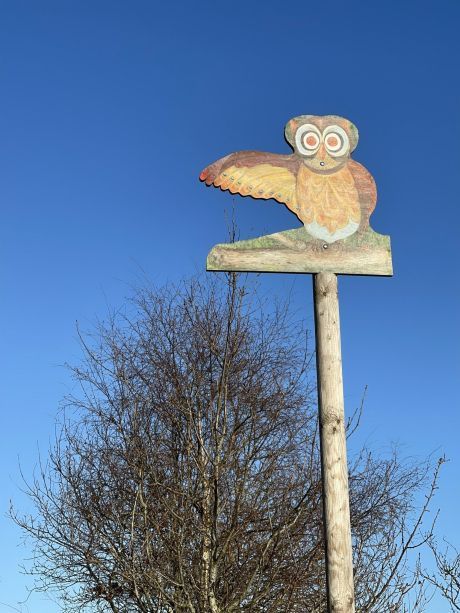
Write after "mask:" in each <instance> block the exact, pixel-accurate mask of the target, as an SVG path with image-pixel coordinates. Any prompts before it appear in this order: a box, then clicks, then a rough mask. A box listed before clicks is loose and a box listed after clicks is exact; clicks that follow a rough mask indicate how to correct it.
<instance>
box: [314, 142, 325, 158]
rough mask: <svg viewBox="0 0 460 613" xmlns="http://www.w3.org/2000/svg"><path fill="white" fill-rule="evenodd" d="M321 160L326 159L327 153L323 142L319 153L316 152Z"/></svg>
mask: <svg viewBox="0 0 460 613" xmlns="http://www.w3.org/2000/svg"><path fill="white" fill-rule="evenodd" d="M316 155H317V156H318V157H319V159H320V160H324V158H325V157H326V155H327V152H326V147H325V146H324V143H321V145H320V148H319V149H318V153H317V154H316Z"/></svg>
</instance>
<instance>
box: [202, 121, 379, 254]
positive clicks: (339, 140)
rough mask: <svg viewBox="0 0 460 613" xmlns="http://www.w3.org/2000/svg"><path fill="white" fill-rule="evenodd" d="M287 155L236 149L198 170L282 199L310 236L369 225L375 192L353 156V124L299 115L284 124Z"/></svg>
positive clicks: (218, 181)
mask: <svg viewBox="0 0 460 613" xmlns="http://www.w3.org/2000/svg"><path fill="white" fill-rule="evenodd" d="M285 136H286V140H287V141H288V143H289V144H290V145H291V147H292V148H293V149H294V153H293V154H291V155H279V154H276V153H265V152H260V151H239V152H237V153H232V154H230V155H228V156H226V157H224V158H221V159H220V160H217V161H216V162H214V163H213V164H211V165H210V166H208V167H207V168H205V169H204V170H203V172H202V173H201V174H200V179H201V180H202V181H205V182H206V184H207V185H211V184H213V185H215V186H216V187H220V188H221V189H223V190H229V191H230V192H231V193H239V194H241V195H242V196H252V197H253V198H263V199H265V200H267V199H270V198H273V199H274V200H277V201H278V202H282V203H284V204H285V205H286V206H287V207H288V208H289V209H290V210H291V211H292V212H293V213H295V215H297V217H298V218H299V219H300V220H301V221H302V222H303V224H304V226H305V229H306V230H307V232H308V233H309V234H310V235H311V236H312V237H314V238H317V239H319V240H323V241H326V242H328V243H332V242H335V241H337V240H340V239H344V238H347V237H349V236H351V235H352V234H354V233H355V232H357V231H365V230H366V229H367V228H368V227H369V217H370V215H371V213H372V211H373V210H374V208H375V203H376V199H377V192H376V188H375V182H374V180H373V178H372V175H371V174H370V173H369V172H368V171H367V170H366V169H365V168H364V166H361V164H358V163H357V162H355V161H354V160H352V159H350V154H351V152H352V151H353V150H354V149H355V147H356V145H357V143H358V130H357V129H356V126H355V125H354V124H352V123H351V121H349V120H348V119H344V118H343V117H338V116H337V115H326V116H316V115H301V116H299V117H295V118H294V119H291V120H290V121H288V123H287V124H286V128H285Z"/></svg>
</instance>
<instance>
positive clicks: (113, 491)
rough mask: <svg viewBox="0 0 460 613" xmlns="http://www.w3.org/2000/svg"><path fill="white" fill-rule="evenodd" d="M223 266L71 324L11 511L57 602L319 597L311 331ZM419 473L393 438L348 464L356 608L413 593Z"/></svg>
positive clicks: (262, 601) (386, 605) (416, 599)
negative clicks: (386, 451) (69, 349)
mask: <svg viewBox="0 0 460 613" xmlns="http://www.w3.org/2000/svg"><path fill="white" fill-rule="evenodd" d="M221 279H222V278H220V279H219V280H216V279H214V280H213V281H206V282H201V281H200V280H197V279H195V280H193V281H192V282H190V283H185V284H183V285H181V286H179V287H175V288H171V287H169V288H166V289H162V290H155V291H154V290H143V291H140V292H139V293H138V294H137V295H136V297H135V300H134V310H133V309H132V308H131V309H128V311H129V314H128V313H127V312H126V313H124V314H121V313H118V314H116V315H114V316H113V317H111V318H110V319H109V321H108V323H105V324H100V325H99V326H98V328H97V330H96V332H95V333H94V334H93V335H92V336H88V335H86V336H85V337H83V336H82V345H83V349H84V353H85V358H84V361H83V363H82V365H81V366H78V367H74V368H73V369H72V370H73V374H74V377H75V381H76V384H77V385H78V388H77V390H78V391H77V392H76V393H75V394H74V395H73V396H72V397H71V398H69V399H68V402H67V403H66V411H65V413H64V414H63V416H62V419H61V421H60V427H59V429H58V434H57V436H56V441H55V444H54V446H53V447H52V449H51V450H50V453H49V455H48V457H47V459H46V460H44V461H42V462H41V463H40V468H39V470H38V471H37V473H36V475H35V476H34V477H33V479H32V481H31V482H30V483H29V484H28V486H27V491H28V495H29V497H30V499H31V500H32V502H33V505H34V509H35V512H34V513H32V514H31V515H23V514H21V513H19V512H17V511H15V510H14V509H13V510H12V511H11V513H12V516H13V518H14V520H15V521H16V523H17V524H18V525H19V526H20V527H21V528H22V529H23V530H24V532H25V534H26V535H28V536H29V537H30V538H31V540H32V543H33V546H34V548H35V549H34V551H35V554H34V558H33V560H32V562H31V564H30V566H29V567H28V572H30V573H31V574H33V575H34V576H35V577H36V589H40V590H55V591H57V592H58V594H59V595H60V598H61V601H62V603H63V606H64V609H65V610H66V611H82V610H87V611H113V612H127V611H141V612H149V613H150V612H157V613H167V612H168V613H169V612H174V613H176V612H177V613H179V612H181V611H184V612H185V611H187V612H191V613H217V612H220V613H224V612H225V613H232V612H234V611H251V612H270V613H277V612H279V613H281V612H288V611H298V612H305V611H311V612H318V613H320V612H321V613H322V612H324V611H325V610H326V597H325V569H324V543H323V534H322V511H321V470H320V463H319V452H318V436H317V426H318V424H317V411H316V405H315V399H314V386H313V384H312V383H311V369H312V366H311V364H312V359H311V358H312V356H311V353H310V351H309V347H308V344H307V343H306V340H307V339H308V337H307V335H306V333H305V331H304V330H303V329H302V327H301V326H300V324H299V323H298V322H295V321H293V320H292V319H290V318H289V316H288V314H287V313H288V310H287V309H286V308H283V307H278V308H276V307H274V306H273V305H270V308H269V309H268V312H264V310H263V309H261V308H260V306H259V305H258V302H257V298H256V296H254V295H252V293H251V292H248V290H247V289H246V288H245V287H244V286H241V285H239V282H238V280H237V278H236V277H235V276H234V275H230V276H229V277H228V278H227V282H226V283H222V280H221ZM352 421H353V420H352ZM354 427H356V420H355V421H354V422H353V423H351V424H350V428H349V429H350V432H351V431H352V430H353V428H354ZM426 476H427V466H425V465H421V464H415V463H414V464H407V463H405V462H403V461H402V460H401V459H400V458H399V457H398V455H397V454H396V453H395V454H393V456H392V457H390V458H386V459H384V458H376V457H375V456H374V455H373V454H372V453H370V452H369V451H366V450H363V451H362V452H361V453H360V454H359V455H358V457H356V458H355V459H354V461H353V462H352V465H351V470H350V488H351V512H352V529H353V540H354V552H355V553H354V566H355V579H356V597H357V609H358V610H359V611H375V612H380V611H381V612H382V613H383V612H385V613H387V612H388V611H404V610H409V609H410V610H413V611H416V610H422V608H423V607H422V605H423V585H420V584H419V581H420V577H419V576H418V575H417V573H416V570H414V568H415V566H411V564H410V550H411V548H413V547H416V546H417V545H418V544H419V543H417V542H416V538H417V537H418V534H419V526H420V523H421V521H422V519H423V517H424V516H425V514H426V512H427V509H428V501H427V504H426V505H425V506H424V507H423V508H422V509H421V510H420V511H419V512H418V514H415V515H414V513H415V509H414V496H415V494H416V493H417V492H418V491H419V489H420V487H422V486H423V485H424V484H425V482H426ZM414 573H415V574H414ZM410 602H412V604H409V603H410Z"/></svg>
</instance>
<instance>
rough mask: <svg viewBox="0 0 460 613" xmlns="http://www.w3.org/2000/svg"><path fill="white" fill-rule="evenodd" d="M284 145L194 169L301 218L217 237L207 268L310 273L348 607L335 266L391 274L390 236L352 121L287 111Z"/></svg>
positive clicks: (328, 465) (332, 542)
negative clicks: (381, 222) (281, 228)
mask: <svg viewBox="0 0 460 613" xmlns="http://www.w3.org/2000/svg"><path fill="white" fill-rule="evenodd" d="M285 137H286V140H287V142H288V143H289V144H290V146H291V147H292V149H293V150H294V152H293V153H292V154H290V155H281V154H275V153H263V152H259V151H240V152H237V153H232V154H230V155H228V156H226V157H224V158H221V159H220V160H217V161H216V162H214V163H213V164H211V165H210V166H208V167H207V168H205V169H204V170H203V172H202V173H201V175H200V179H201V180H202V181H204V182H205V183H206V184H207V185H215V186H216V187H220V188H221V189H222V190H229V191H230V192H232V193H238V194H241V195H242V196H252V197H253V198H264V199H270V198H273V199H274V200H277V201H278V202H280V203H283V204H285V205H286V206H287V208H288V209H289V210H290V211H292V212H293V213H294V214H295V215H296V216H297V217H298V219H299V220H300V221H301V222H302V224H303V226H301V227H300V228H296V229H293V230H287V231H285V232H277V233H275V234H270V235H268V236H262V237H259V238H255V239H252V240H244V241H239V242H236V243H231V244H220V245H216V246H215V247H214V248H213V249H212V250H211V252H210V253H209V255H208V260H207V270H213V271H245V272H296V273H312V274H313V275H314V278H313V296H314V304H315V328H316V358H317V377H318V400H319V417H320V442H321V467H322V478H323V510H324V528H325V540H326V573H327V597H328V610H329V611H330V612H334V613H352V612H353V611H354V610H355V604H354V588H353V562H352V546H351V530H350V509H349V494H348V466H347V454H346V432H345V417H344V401H343V382H342V358H341V346H340V320H339V303H338V294H337V274H350V275H384V276H390V275H392V274H393V268H392V260H391V248H390V238H389V237H388V236H384V235H381V234H377V233H376V232H374V231H373V230H372V229H371V227H370V226H369V218H370V216H371V214H372V212H373V210H374V208H375V204H376V200H377V192H376V187H375V182H374V179H373V178H372V176H371V174H370V173H369V172H368V171H367V170H366V169H365V168H364V166H362V165H361V164H358V162H355V161H354V160H352V159H351V158H350V154H351V152H352V151H353V150H354V149H355V147H356V145H357V143H358V130H357V129H356V126H354V125H353V124H352V123H351V122H350V121H348V120H347V119H344V118H343V117H338V116H336V115H326V116H316V115H301V116H299V117H295V118H293V119H291V120H290V121H288V123H287V124H286V127H285Z"/></svg>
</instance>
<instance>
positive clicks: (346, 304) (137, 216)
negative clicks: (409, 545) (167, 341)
mask: <svg viewBox="0 0 460 613" xmlns="http://www.w3.org/2000/svg"><path fill="white" fill-rule="evenodd" d="M459 17H460V4H459V2H458V1H457V0H440V1H436V2H435V1H434V0H433V1H432V2H425V1H420V0H417V1H407V2H396V1H393V2H388V1H387V2H365V1H364V0H363V1H361V2H357V1H349V2H338V1H329V2H310V1H307V0H299V1H292V2H289V1H286V2H273V1H270V0H265V1H263V2H262V1H255V0H254V1H248V0H245V1H244V0H243V1H242V0H234V1H233V2H226V3H223V2H219V1H214V2H204V1H200V0H197V1H196V2H185V1H180V0H175V1H174V2H172V3H167V2H161V3H160V2H155V1H141V0H133V1H131V2H121V1H119V0H105V1H103V0H91V1H89V0H80V1H72V0H66V1H64V2H63V1H62V0H55V1H54V2H51V1H49V0H42V1H40V2H34V1H32V0H30V1H28V2H27V1H22V0H4V1H1V2H0V86H1V90H0V91H1V98H0V205H1V211H2V214H1V219H2V222H1V238H0V253H1V267H0V269H1V289H2V292H1V296H2V298H1V318H0V325H1V347H2V351H1V356H0V359H1V368H0V372H1V377H2V379H1V381H2V386H1V387H2V394H1V410H2V428H1V445H0V464H1V467H2V468H1V472H0V479H1V487H0V492H1V495H0V509H1V511H2V514H1V516H0V533H1V542H2V547H1V550H2V551H1V556H0V557H1V559H0V601H1V602H3V603H9V604H13V605H14V604H15V603H17V602H18V601H20V600H22V599H24V598H25V596H26V590H25V585H26V583H27V581H26V579H25V578H24V577H23V576H21V575H20V574H19V571H18V564H19V563H20V561H21V560H22V559H23V558H24V557H25V556H26V555H27V554H28V553H29V552H28V550H27V549H25V548H23V547H21V546H19V538H20V535H19V533H18V531H17V530H16V529H15V528H14V527H13V526H12V525H11V524H10V522H9V521H8V520H7V519H5V518H4V514H3V512H4V511H6V509H7V507H8V501H9V499H10V498H13V499H14V500H15V501H16V502H17V503H18V504H20V505H23V506H24V505H25V504H26V503H25V502H24V499H23V498H22V497H21V494H20V492H19V490H18V485H19V484H20V479H19V474H18V473H19V471H18V458H19V459H20V461H21V463H22V465H23V468H24V471H25V473H26V474H30V472H31V470H32V467H33V466H34V463H35V462H36V458H37V448H38V447H39V448H40V449H42V450H43V451H44V452H45V451H46V448H47V445H48V440H49V438H51V437H52V436H53V423H54V418H55V414H56V411H57V407H58V404H59V400H60V399H61V398H62V396H63V395H64V394H65V393H66V391H67V390H68V388H69V385H70V383H69V378H68V375H67V373H66V371H65V369H63V368H62V367H61V366H60V365H61V364H63V363H64V362H65V361H71V362H72V361H75V360H78V359H79V356H80V350H79V347H78V343H77V340H76V332H75V321H76V320H78V321H79V322H80V323H81V324H82V326H83V327H84V328H85V327H86V328H88V327H90V325H91V322H92V321H94V319H95V317H96V316H103V315H104V313H105V312H106V309H107V304H109V305H111V306H114V307H116V306H117V305H121V304H122V303H123V300H124V297H125V296H127V295H129V293H130V286H131V285H132V284H136V283H139V282H140V281H141V279H142V278H143V276H144V275H145V276H147V277H148V278H150V279H152V280H153V281H155V282H160V283H161V282H163V281H166V280H177V279H179V278H180V277H182V276H184V275H189V274H192V273H195V272H196V271H198V270H203V269H204V266H205V259H206V254H207V252H208V251H209V249H210V248H211V247H212V245H213V244H215V243H217V242H221V241H223V240H225V239H226V222H225V217H224V209H225V208H229V207H230V206H231V204H232V197H231V196H230V195H229V194H224V193H221V192H220V191H218V190H215V189H205V187H204V186H203V185H202V184H200V183H199V181H198V178H197V177H198V174H199V172H200V171H201V169H202V168H203V167H204V166H206V165H207V164H208V163H210V162H211V161H213V160H215V159H216V158H218V157H221V156H222V155H225V154H227V153H229V152H232V151H236V150H240V149H259V150H266V151H273V152H280V153H287V152H288V151H289V149H288V146H287V145H286V144H285V142H284V140H283V126H284V124H285V122H286V120H287V119H289V118H291V117H293V116H295V115H299V114H310V113H312V114H338V115H343V116H345V117H348V118H350V119H351V120H352V121H354V122H355V123H356V125H357V126H358V128H359V130H360V135H361V138H360V142H359V145H358V148H357V150H356V151H355V153H354V158H355V159H356V160H358V161H359V162H361V163H362V164H364V165H365V166H366V167H367V168H368V169H369V170H370V171H371V172H372V173H373V175H374V176H375V179H376V181H377V186H378V191H379V200H378V203H377V209H376V211H375V213H374V215H373V218H372V222H371V223H372V226H373V227H374V229H375V230H377V231H378V232H381V233H385V234H390V235H391V238H392V245H393V256H394V268H395V276H394V277H393V278H391V279H386V278H367V277H361V278H352V277H342V278H341V279H340V289H341V314H342V338H343V354H344V355H343V357H344V371H345V372H344V374H345V393H346V403H347V410H348V411H349V412H350V411H351V410H352V409H353V408H354V407H355V406H356V405H357V404H358V403H359V400H360V397H361V393H362V389H363V387H364V385H366V384H368V385H369V393H368V398H367V403H366V410H365V416H364V424H363V428H362V430H361V433H360V438H361V440H365V441H367V442H368V444H369V445H371V446H373V447H374V448H375V449H376V450H378V451H381V452H385V450H388V448H389V447H390V445H391V443H392V442H395V441H396V442H399V444H400V445H401V447H402V449H403V452H404V453H405V454H407V455H410V456H416V457H424V456H426V455H427V454H429V453H430V452H435V453H436V454H441V453H443V452H445V453H446V455H447V456H448V457H449V458H450V459H451V460H452V461H451V462H450V463H449V464H448V465H447V466H446V467H445V469H444V472H443V478H442V482H441V490H440V492H439V494H438V497H437V504H438V505H439V506H441V507H442V514H441V517H440V521H439V530H440V532H441V533H442V534H446V535H448V536H449V537H450V539H451V540H453V541H454V542H456V543H457V545H460V534H459V531H458V528H457V515H458V511H457V509H458V503H459V498H460V497H459V485H458V484H459V483H460V451H459V445H458V438H459V426H460V418H459V393H458V375H459V365H460V364H459V362H460V360H459V327H460V326H459V306H458V303H459V298H460V296H459V279H458V266H459V254H458V251H459V239H458V234H457V232H458V227H459V225H460V203H459V189H458V184H459V181H460V79H459V76H458V74H459V61H460V53H459V51H460V37H459V35H458V28H459ZM234 200H235V209H236V218H237V222H238V224H239V227H240V233H241V237H243V238H250V237H254V236H260V235H262V234H265V233H267V232H272V231H277V230H282V229H287V228H290V227H295V226H296V225H297V221H296V219H295V218H294V216H292V215H291V214H290V213H289V212H288V211H287V210H286V209H285V208H284V207H283V206H281V205H279V204H277V203H275V202H274V201H270V202H264V201H254V200H252V199H247V198H246V199H241V198H235V199H234ZM260 286H261V290H262V291H263V292H264V293H266V294H271V293H274V294H276V295H279V296H283V295H284V294H285V293H286V291H291V292H292V296H293V307H292V308H295V309H302V310H303V311H304V313H305V316H306V317H307V319H308V321H309V322H311V324H312V322H313V317H312V304H311V278H310V277H309V276H307V275H305V276H276V275H262V276H261V277H260ZM442 606H443V605H437V606H436V608H435V609H433V610H434V611H436V612H437V611H442V610H446V611H447V608H444V609H442ZM11 610H12V609H10V608H8V607H6V606H4V605H0V613H3V611H5V612H6V611H11ZM23 611H29V612H30V613H54V611H58V608H57V606H56V605H54V604H52V603H50V602H47V601H44V600H43V597H42V596H32V597H31V598H30V599H29V601H28V603H27V606H25V607H24V608H23Z"/></svg>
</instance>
